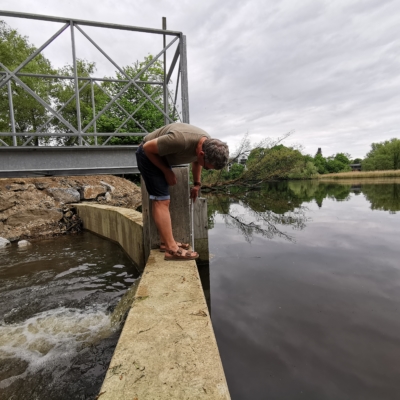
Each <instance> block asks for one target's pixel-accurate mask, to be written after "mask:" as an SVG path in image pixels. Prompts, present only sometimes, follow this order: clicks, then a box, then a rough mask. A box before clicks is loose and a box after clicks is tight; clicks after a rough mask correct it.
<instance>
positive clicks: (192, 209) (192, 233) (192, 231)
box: [190, 199, 194, 251]
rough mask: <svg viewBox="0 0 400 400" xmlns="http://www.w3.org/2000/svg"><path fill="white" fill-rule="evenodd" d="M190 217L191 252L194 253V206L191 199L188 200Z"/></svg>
mask: <svg viewBox="0 0 400 400" xmlns="http://www.w3.org/2000/svg"><path fill="white" fill-rule="evenodd" d="M190 216H191V232H190V235H191V236H192V251H194V204H193V199H190Z"/></svg>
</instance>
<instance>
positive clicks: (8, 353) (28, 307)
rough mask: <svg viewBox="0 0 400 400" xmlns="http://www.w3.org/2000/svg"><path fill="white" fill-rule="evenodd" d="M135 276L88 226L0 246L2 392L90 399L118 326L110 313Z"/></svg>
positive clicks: (113, 246) (30, 396)
mask: <svg viewBox="0 0 400 400" xmlns="http://www.w3.org/2000/svg"><path fill="white" fill-rule="evenodd" d="M137 278H138V273H137V272H136V268H135V267H134V265H133V264H132V262H131V261H129V259H128V258H127V256H126V255H125V254H124V253H123V252H122V250H121V249H120V248H119V246H117V245H116V244H114V243H111V242H109V241H107V240H105V239H102V238H99V237H97V236H95V235H93V234H90V233H88V232H84V233H81V234H79V235H76V236H65V237H59V238H56V239H52V240H45V241H40V242H33V243H32V245H31V246H29V247H27V248H22V249H20V248H18V247H17V246H16V245H13V246H11V247H8V248H5V249H0V298H1V302H0V399H1V400H3V399H15V400H16V399H18V400H24V399H27V400H28V399H29V400H32V399H46V400H53V399H54V400H63V399H94V398H95V397H96V396H97V394H98V392H99V389H100V386H101V383H102V381H103V379H104V376H105V372H106V370H107V368H108V365H109V362H110V360H111V356H112V354H113V351H114V348H115V345H116V343H117V340H118V337H119V334H120V327H119V326H118V325H116V324H114V325H113V324H112V319H111V313H112V311H113V310H114V309H115V306H116V305H117V303H118V301H119V299H120V298H121V297H122V295H123V294H124V293H125V292H126V290H127V289H128V288H129V287H130V286H132V284H133V283H134V282H135V281H136V279H137Z"/></svg>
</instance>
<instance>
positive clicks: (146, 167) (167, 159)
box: [136, 123, 229, 261]
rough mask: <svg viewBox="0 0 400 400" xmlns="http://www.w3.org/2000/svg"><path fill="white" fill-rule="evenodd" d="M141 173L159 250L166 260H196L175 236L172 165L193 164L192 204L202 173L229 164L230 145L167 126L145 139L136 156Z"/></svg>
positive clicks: (191, 130) (179, 125)
mask: <svg viewBox="0 0 400 400" xmlns="http://www.w3.org/2000/svg"><path fill="white" fill-rule="evenodd" d="M136 158H137V163H138V167H139V171H140V173H141V174H142V177H143V179H144V181H145V183H146V188H147V191H148V192H149V195H150V199H151V200H152V211H153V218H154V222H155V224H156V226H157V229H158V233H159V235H160V243H161V244H160V250H161V251H165V260H169V261H170V260H195V259H196V258H198V256H199V255H198V253H196V252H194V251H189V250H188V248H189V245H188V244H185V243H179V242H178V243H177V242H176V241H175V239H174V237H173V234H172V225H171V215H170V212H169V203H170V194H169V188H168V187H169V186H173V185H176V183H177V180H176V176H175V174H174V172H173V171H172V168H171V167H172V166H173V165H179V164H189V163H192V173H193V179H194V187H193V188H192V189H191V192H190V197H191V198H192V199H193V201H195V200H196V198H197V196H198V192H199V189H200V187H201V182H200V178H201V170H202V168H205V169H222V168H223V167H224V166H225V165H226V164H227V162H228V158H229V149H228V145H227V144H226V143H224V142H221V141H220V140H218V139H211V138H210V135H209V134H208V133H207V132H205V131H203V130H202V129H200V128H197V127H195V126H193V125H189V124H183V123H173V124H169V125H166V126H164V127H162V128H160V129H157V130H156V131H154V132H152V133H150V134H148V135H147V136H145V138H144V140H143V143H142V144H140V146H139V148H138V149H137V152H136Z"/></svg>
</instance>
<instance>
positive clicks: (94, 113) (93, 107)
mask: <svg viewBox="0 0 400 400" xmlns="http://www.w3.org/2000/svg"><path fill="white" fill-rule="evenodd" d="M90 88H91V91H92V110H93V119H95V118H96V103H95V101H94V87H93V80H92V79H91V80H90ZM93 131H94V133H96V131H97V125H96V121H94V124H93ZM94 145H95V146H97V136H95V137H94Z"/></svg>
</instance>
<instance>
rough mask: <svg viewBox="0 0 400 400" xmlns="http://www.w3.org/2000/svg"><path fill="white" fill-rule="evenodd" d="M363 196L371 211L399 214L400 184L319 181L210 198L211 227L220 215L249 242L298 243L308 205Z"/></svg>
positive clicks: (274, 185) (281, 184) (277, 184)
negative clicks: (296, 233)
mask: <svg viewBox="0 0 400 400" xmlns="http://www.w3.org/2000/svg"><path fill="white" fill-rule="evenodd" d="M352 194H354V195H356V196H358V195H363V196H364V197H365V199H366V200H368V201H369V202H370V204H371V206H370V207H371V209H372V210H383V211H389V212H390V213H393V214H394V213H396V211H399V210H400V181H397V182H396V181H393V182H390V183H378V184H376V183H369V182H368V181H367V182H366V183H360V182H349V181H344V182H341V183H338V182H335V181H333V182H332V181H330V182H321V181H316V180H308V181H289V182H273V183H269V184H266V185H264V186H263V187H261V188H260V189H259V190H252V191H249V192H246V191H244V190H243V189H242V188H240V187H236V188H232V189H231V190H230V192H229V194H226V193H218V194H214V195H208V196H207V197H208V225H209V228H210V229H212V228H213V226H214V220H215V217H216V216H217V215H221V216H222V218H223V220H224V222H225V225H226V227H227V228H234V229H237V230H238V231H239V232H240V233H241V234H242V235H243V236H244V238H245V240H246V241H247V242H251V241H252V240H253V237H254V235H255V234H259V235H262V236H264V237H267V238H268V239H272V238H274V237H280V238H284V239H286V240H289V241H295V236H294V235H293V233H291V232H290V231H288V229H287V228H288V227H289V228H291V229H292V230H303V229H304V228H305V227H306V226H307V222H308V221H311V217H310V216H307V209H308V208H307V207H308V203H312V202H315V203H316V204H317V205H318V207H319V208H321V207H323V203H324V200H328V199H329V200H335V201H349V200H350V198H351V195H352Z"/></svg>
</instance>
